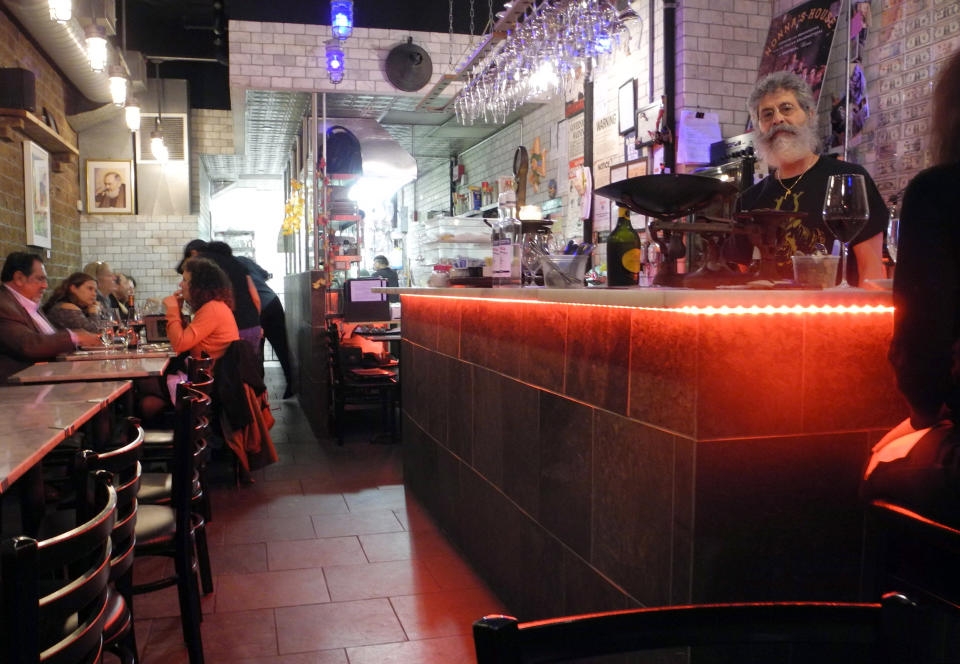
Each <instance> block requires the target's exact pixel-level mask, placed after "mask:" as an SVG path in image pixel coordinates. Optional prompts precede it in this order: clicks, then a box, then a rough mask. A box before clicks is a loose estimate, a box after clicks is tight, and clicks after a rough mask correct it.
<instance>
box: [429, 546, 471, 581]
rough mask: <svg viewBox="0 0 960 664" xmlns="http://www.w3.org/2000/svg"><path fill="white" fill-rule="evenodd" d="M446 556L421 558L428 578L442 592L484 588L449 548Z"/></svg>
mask: <svg viewBox="0 0 960 664" xmlns="http://www.w3.org/2000/svg"><path fill="white" fill-rule="evenodd" d="M450 550H451V553H450V554H448V555H440V556H429V557H426V558H422V560H423V564H424V565H426V566H427V569H428V570H430V576H432V577H433V579H434V580H435V581H436V582H437V584H438V585H439V586H440V587H441V588H443V589H444V590H459V589H461V588H486V585H485V584H484V583H483V579H481V578H480V577H479V576H478V575H477V573H476V572H475V571H473V568H472V567H470V565H469V564H468V563H467V562H466V561H465V560H463V558H461V557H460V556H459V555H457V553H456V550H455V549H454V548H453V547H452V546H451V547H450Z"/></svg>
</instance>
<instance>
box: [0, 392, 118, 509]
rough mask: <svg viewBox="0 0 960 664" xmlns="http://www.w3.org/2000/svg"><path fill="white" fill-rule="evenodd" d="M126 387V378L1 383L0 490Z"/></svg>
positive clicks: (2, 491)
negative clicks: (48, 382) (104, 380)
mask: <svg viewBox="0 0 960 664" xmlns="http://www.w3.org/2000/svg"><path fill="white" fill-rule="evenodd" d="M130 387H131V383H130V381H128V380H124V381H109V382H101V383H85V384H83V385H80V384H78V383H64V384H54V385H23V386H11V387H0V420H3V421H5V422H7V424H8V426H6V427H3V428H2V429H0V493H4V492H5V491H6V490H7V489H8V488H9V487H10V485H11V484H13V482H15V481H16V480H17V479H18V478H20V477H21V476H22V475H23V474H24V473H25V472H26V471H27V470H29V469H30V468H31V467H32V466H33V465H35V464H36V463H38V462H39V461H40V459H42V458H43V456H44V455H46V454H47V453H48V452H49V451H50V450H52V449H53V448H54V447H56V446H57V445H58V444H59V443H60V442H61V441H62V440H63V439H64V438H66V437H67V436H69V435H72V434H73V433H74V432H75V431H76V430H77V429H78V428H79V427H81V426H83V424H85V423H86V422H87V421H88V420H89V419H90V418H91V417H93V416H94V415H95V414H96V413H98V412H99V411H101V410H103V409H104V408H106V407H107V406H108V405H109V404H110V403H112V402H113V401H115V400H116V399H117V398H118V397H120V395H122V394H124V393H125V392H126V391H127V390H129V389H130Z"/></svg>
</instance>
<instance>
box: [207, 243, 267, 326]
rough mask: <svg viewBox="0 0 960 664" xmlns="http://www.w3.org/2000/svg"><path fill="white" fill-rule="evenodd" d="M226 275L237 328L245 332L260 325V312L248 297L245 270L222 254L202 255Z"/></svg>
mask: <svg viewBox="0 0 960 664" xmlns="http://www.w3.org/2000/svg"><path fill="white" fill-rule="evenodd" d="M200 255H201V256H203V257H204V258H209V259H210V260H212V261H213V262H214V263H216V264H217V265H219V266H220V269H221V270H223V271H224V272H226V273H227V277H228V278H229V279H230V285H231V286H233V317H234V318H236V319H237V327H238V328H239V329H241V330H245V329H247V328H248V327H257V326H258V325H260V312H258V311H257V306H256V305H255V304H254V303H253V298H252V297H250V286H249V284H248V283H247V275H248V274H249V272H247V268H245V267H244V266H243V264H242V263H241V262H240V261H238V260H237V259H236V258H234V257H233V256H225V255H223V254H214V253H202V254H200Z"/></svg>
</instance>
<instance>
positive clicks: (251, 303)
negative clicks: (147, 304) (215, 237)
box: [177, 239, 263, 353]
mask: <svg viewBox="0 0 960 664" xmlns="http://www.w3.org/2000/svg"><path fill="white" fill-rule="evenodd" d="M192 256H202V257H203V258H209V259H210V260H212V261H213V262H214V263H216V264H217V265H218V266H219V267H220V269H221V270H223V271H224V272H226V274H227V277H229V279H230V285H231V286H232V287H233V316H234V318H236V320H237V328H238V329H239V330H240V338H241V339H243V340H244V341H246V342H247V343H249V344H250V347H251V348H252V349H253V351H254V353H257V352H259V350H260V337H262V336H263V328H261V327H260V296H259V294H258V293H257V288H256V286H255V285H254V283H253V279H251V278H250V274H249V273H248V272H247V268H246V267H244V265H243V264H242V263H240V261H238V260H237V259H236V258H234V257H233V250H232V249H231V248H230V245H229V244H227V243H226V242H205V241H203V240H199V239H198V240H191V241H190V242H188V243H187V245H186V246H185V247H184V248H183V260H182V261H180V264H179V265H177V272H180V273H182V272H183V264H184V263H185V262H186V260H187V259H188V258H190V257H192Z"/></svg>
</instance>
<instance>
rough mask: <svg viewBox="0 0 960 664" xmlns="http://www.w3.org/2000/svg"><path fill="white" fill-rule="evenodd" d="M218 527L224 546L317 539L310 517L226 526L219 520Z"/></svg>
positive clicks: (253, 521) (265, 520) (238, 522)
mask: <svg viewBox="0 0 960 664" xmlns="http://www.w3.org/2000/svg"><path fill="white" fill-rule="evenodd" d="M211 525H216V526H217V528H218V529H219V530H220V532H222V536H223V543H224V544H245V543H250V542H278V541H281V540H299V539H313V538H314V537H315V534H314V530H313V524H312V523H311V521H310V517H309V516H306V515H303V516H288V517H276V518H269V519H242V520H239V521H235V522H233V523H231V524H229V527H227V526H224V524H222V523H220V522H219V520H218V521H215V522H214V523H213V524H211Z"/></svg>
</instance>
